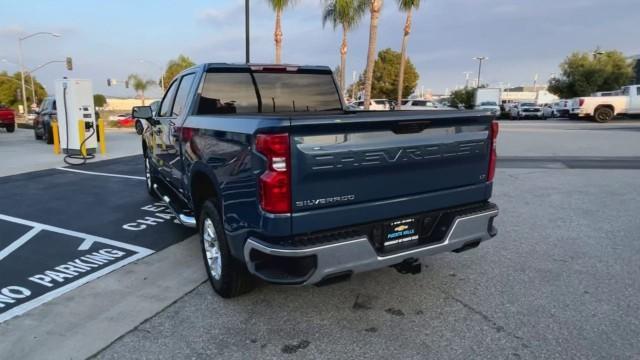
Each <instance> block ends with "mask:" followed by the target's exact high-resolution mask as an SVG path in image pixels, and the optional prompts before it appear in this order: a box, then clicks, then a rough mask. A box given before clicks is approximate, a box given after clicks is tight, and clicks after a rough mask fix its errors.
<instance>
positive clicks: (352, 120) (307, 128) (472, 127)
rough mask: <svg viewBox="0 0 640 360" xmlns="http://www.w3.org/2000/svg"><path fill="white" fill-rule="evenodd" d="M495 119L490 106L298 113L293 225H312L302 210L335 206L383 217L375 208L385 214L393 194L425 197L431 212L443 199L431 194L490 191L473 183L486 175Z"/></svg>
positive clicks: (399, 198)
mask: <svg viewBox="0 0 640 360" xmlns="http://www.w3.org/2000/svg"><path fill="white" fill-rule="evenodd" d="M491 120H492V118H491V116H490V115H488V114H487V113H484V112H483V113H477V112H471V113H468V112H457V111H455V112H446V113H443V114H437V115H433V113H429V112H411V114H409V113H408V112H390V113H386V114H382V115H380V114H372V113H366V112H365V113H358V114H355V115H351V116H345V117H338V118H329V119H324V120H319V119H306V120H292V127H291V129H292V132H291V142H292V144H291V145H292V146H291V157H292V166H291V167H292V174H291V189H292V194H291V195H292V203H293V204H292V205H293V214H294V216H293V224H292V225H293V230H294V232H297V231H299V230H303V229H304V228H305V227H306V226H303V225H302V223H301V222H300V221H301V219H302V217H301V216H296V215H297V214H298V215H302V214H312V213H322V212H324V213H327V211H328V210H331V209H333V210H334V211H331V213H333V215H334V216H335V215H337V216H340V210H341V209H342V208H344V210H345V212H344V215H346V214H347V213H348V214H349V216H350V217H351V218H350V219H349V222H350V223H354V220H355V222H366V221H371V220H373V218H374V217H380V216H379V215H378V216H376V215H373V214H374V213H377V214H382V213H383V212H380V210H381V209H380V207H384V206H388V204H387V205H385V202H387V201H393V202H398V201H402V200H404V199H410V198H414V199H419V198H421V199H423V202H422V206H420V211H430V210H433V209H434V208H438V206H439V204H441V202H436V201H435V200H434V201H433V202H430V201H429V200H428V199H429V195H430V194H433V195H434V196H441V195H442V194H445V193H446V192H451V193H453V192H455V191H456V190H459V189H469V191H471V189H475V190H474V191H476V193H477V194H481V197H482V196H484V190H482V186H481V187H480V188H478V187H474V186H475V185H485V184H486V182H487V175H488V168H489V157H490V139H489V129H490V127H491V125H490V124H491ZM425 196H426V197H425ZM476 197H477V196H476ZM461 198H464V196H462V197H461ZM433 199H435V198H433ZM462 201H464V200H462ZM469 201H472V197H469ZM453 205H457V204H452V206H453ZM372 207H378V208H377V209H376V210H377V211H369V210H372ZM403 208H404V209H406V210H405V211H408V212H412V211H414V210H418V209H417V208H415V206H414V207H403ZM354 209H356V211H353V210H354ZM347 210H351V211H347ZM389 210H391V209H389ZM402 215H406V214H397V213H393V212H390V215H388V217H394V216H402ZM353 216H356V217H358V218H359V219H353V218H352V217H353ZM383 217H384V216H383ZM317 219H318V218H317ZM296 221H298V224H296ZM305 223H306V222H305Z"/></svg>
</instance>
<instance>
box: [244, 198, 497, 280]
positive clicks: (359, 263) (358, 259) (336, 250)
mask: <svg viewBox="0 0 640 360" xmlns="http://www.w3.org/2000/svg"><path fill="white" fill-rule="evenodd" d="M496 216H498V210H497V209H493V210H491V211H486V212H480V213H476V214H473V215H469V216H459V217H457V218H455V220H454V221H453V223H452V224H453V225H452V226H451V227H450V228H449V231H448V232H447V235H446V236H445V238H444V241H441V242H440V243H437V244H433V245H426V246H423V247H418V248H413V249H409V250H407V251H403V252H399V253H393V254H390V255H379V254H378V253H377V252H376V251H375V249H374V247H373V246H372V245H371V242H370V241H369V239H368V238H367V237H366V236H363V237H358V238H353V239H348V240H345V241H343V242H338V243H332V244H328V245H323V246H316V247H310V248H304V249H290V248H279V247H274V246H273V245H271V244H267V243H265V242H262V241H260V240H258V239H256V238H249V239H248V240H247V242H246V244H245V246H244V258H245V260H246V263H247V267H248V269H249V271H250V272H251V273H252V274H254V275H256V276H258V277H260V278H262V279H263V280H266V281H268V282H272V283H279V284H294V285H309V284H316V283H318V282H320V281H322V280H324V279H328V278H330V277H331V276H333V275H338V274H347V273H358V272H364V271H369V270H374V269H379V268H383V267H387V266H391V265H396V264H399V263H401V262H403V261H404V260H406V259H412V258H413V259H421V258H424V257H426V256H429V255H435V254H438V253H443V252H449V251H454V250H458V249H461V248H464V247H465V246H469V245H471V244H473V245H476V244H479V243H480V242H482V241H486V240H489V239H491V238H492V237H493V236H495V235H496V233H497V230H496V229H495V227H494V226H493V221H492V220H493V218H495V217H496ZM265 255H266V257H268V258H270V259H272V260H271V269H268V270H265V269H261V266H260V265H259V262H260V260H259V259H260V258H263V259H264V258H265ZM296 259H300V260H301V261H304V262H305V264H306V265H307V266H308V264H309V262H310V261H313V260H315V265H314V266H312V267H310V269H309V271H308V272H306V273H302V274H301V273H298V274H296V275H294V276H291V275H290V274H288V275H286V276H284V277H277V276H275V275H274V274H277V273H278V272H277V271H276V272H274V271H273V268H274V267H277V266H278V265H279V263H280V264H281V265H282V266H283V267H284V266H294V267H295V264H293V265H291V264H287V265H285V263H287V262H288V261H289V260H293V261H297V260H296ZM307 260H308V261H307ZM256 265H258V266H256ZM303 272H304V271H303Z"/></svg>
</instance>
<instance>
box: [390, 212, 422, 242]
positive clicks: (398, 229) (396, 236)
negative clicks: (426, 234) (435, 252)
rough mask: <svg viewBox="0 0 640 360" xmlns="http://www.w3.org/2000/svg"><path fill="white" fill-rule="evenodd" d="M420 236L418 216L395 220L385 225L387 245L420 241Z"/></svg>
mask: <svg viewBox="0 0 640 360" xmlns="http://www.w3.org/2000/svg"><path fill="white" fill-rule="evenodd" d="M419 238H420V235H419V234H418V220H417V219H416V218H408V219H402V220H394V221H391V222H389V223H387V224H386V226H385V232H384V246H385V247H387V246H394V245H399V244H405V243H408V242H413V241H418V239H419Z"/></svg>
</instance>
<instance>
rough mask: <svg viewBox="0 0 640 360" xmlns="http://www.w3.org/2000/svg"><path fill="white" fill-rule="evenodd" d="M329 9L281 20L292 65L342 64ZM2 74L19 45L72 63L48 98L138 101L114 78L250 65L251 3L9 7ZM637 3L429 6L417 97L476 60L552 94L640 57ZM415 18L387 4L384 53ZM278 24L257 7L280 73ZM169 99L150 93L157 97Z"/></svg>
mask: <svg viewBox="0 0 640 360" xmlns="http://www.w3.org/2000/svg"><path fill="white" fill-rule="evenodd" d="M322 6H323V0H298V1H296V2H295V5H294V6H293V7H291V8H290V9H287V10H286V11H285V12H284V15H283V33H284V43H283V61H284V62H286V63H295V64H306V65H327V66H330V67H332V68H334V67H335V66H336V65H338V64H339V62H340V54H339V47H340V41H341V33H340V30H339V29H338V30H336V31H334V29H333V28H332V27H331V26H330V25H328V26H327V27H325V28H323V26H322V20H321V19H322V18H321V12H322ZM0 9H2V15H0V60H2V59H6V60H7V61H8V62H1V61H0V71H2V70H6V71H8V72H10V73H13V72H15V71H18V67H17V65H15V64H16V63H18V41H17V38H18V37H19V36H24V35H27V34H31V33H34V32H38V31H49V32H56V33H60V34H61V35H62V36H61V37H60V38H54V37H51V36H37V37H33V38H30V39H27V40H25V41H24V42H23V57H24V63H25V68H27V69H33V68H35V67H36V66H38V65H40V64H42V63H45V62H47V61H50V60H62V59H64V58H65V57H66V56H71V57H72V58H73V61H74V70H73V71H71V72H69V71H66V69H65V68H64V64H52V65H49V66H47V67H45V68H42V69H40V70H38V71H37V72H36V73H35V75H36V78H38V79H39V80H40V81H41V82H42V83H43V84H44V85H45V86H46V87H47V89H53V84H54V82H55V79H59V78H61V77H63V76H67V77H72V78H85V79H86V78H88V79H92V80H93V87H94V92H96V93H103V94H106V95H112V96H133V95H134V91H133V90H132V89H125V88H124V86H122V85H117V86H115V87H107V83H106V79H107V78H115V79H125V78H126V77H127V76H128V75H129V74H132V73H137V74H140V75H142V76H144V77H148V78H153V79H158V78H159V77H160V74H161V73H162V70H163V66H164V65H166V63H167V61H169V60H170V59H172V58H175V57H177V56H178V55H179V54H185V55H187V56H189V57H191V58H192V59H193V60H194V61H195V62H196V63H204V62H243V61H244V1H243V0H180V1H177V0H175V1H168V0H136V1H132V0H109V1H104V0H102V1H98V0H82V1H80V0H58V1H51V0H49V1H44V0H32V1H17V0H0ZM639 20H640V1H639V0H422V1H421V6H420V8H419V9H418V10H417V11H416V12H415V14H414V18H413V31H412V33H411V37H410V39H409V47H408V55H409V58H410V59H411V61H412V62H413V63H414V64H415V66H416V68H417V70H418V72H419V73H420V81H419V85H418V86H419V87H418V88H419V89H420V88H422V87H424V89H425V90H431V91H432V92H433V93H444V92H445V91H446V90H447V89H453V88H455V87H456V86H462V85H464V83H465V74H464V72H467V71H469V72H473V74H471V76H472V77H475V76H477V61H475V60H473V59H472V58H473V57H475V56H487V57H489V60H488V61H486V62H485V63H484V64H483V70H482V82H483V83H489V84H490V85H491V86H500V85H503V86H507V85H511V86H519V85H531V84H532V83H533V81H534V80H533V79H534V77H535V76H536V74H537V75H538V78H539V80H538V83H544V82H546V81H547V80H548V78H549V76H550V75H551V74H553V73H558V72H559V70H558V64H559V63H560V62H561V61H562V60H563V59H564V58H565V57H566V56H567V55H568V54H570V53H571V52H573V51H593V49H595V48H596V47H598V46H599V47H600V48H602V49H603V50H614V49H615V50H620V51H622V52H623V53H625V54H626V55H635V54H640V26H639V25H640V22H639ZM404 21H405V14H404V13H402V12H400V11H398V9H397V2H396V1H393V0H386V1H385V3H384V6H383V10H382V16H381V18H380V21H379V30H378V45H377V46H378V50H380V49H384V48H393V49H396V50H398V49H399V48H400V44H401V40H402V29H403V26H404ZM274 22H275V16H274V13H273V11H272V10H271V8H269V7H268V3H267V1H266V0H252V1H251V57H252V58H251V60H252V62H263V63H264V62H273V60H274V44H273V29H274ZM368 35H369V17H368V15H366V16H365V17H363V19H362V20H361V22H360V24H359V26H358V27H357V28H356V29H354V30H353V31H351V32H350V33H349V34H348V37H349V38H348V39H349V52H348V57H347V72H346V73H347V79H348V82H350V80H351V77H352V74H353V72H354V71H355V72H358V73H360V72H362V71H363V70H364V66H365V63H366V51H367V43H368ZM159 95H160V90H159V88H157V87H156V88H154V89H151V90H150V91H149V92H148V93H147V97H157V96H159Z"/></svg>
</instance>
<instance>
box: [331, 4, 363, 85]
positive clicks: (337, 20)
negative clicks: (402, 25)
mask: <svg viewBox="0 0 640 360" xmlns="http://www.w3.org/2000/svg"><path fill="white" fill-rule="evenodd" d="M365 10H367V0H326V2H325V6H324V9H323V10H322V26H325V25H326V23H327V22H331V24H332V25H333V28H334V29H336V28H337V27H338V26H341V27H342V45H341V46H340V74H339V75H340V78H339V79H338V81H339V82H340V90H342V92H344V91H345V89H346V87H345V74H346V69H347V33H348V32H349V30H351V29H353V28H354V27H355V26H356V25H357V24H358V22H359V21H360V19H361V18H362V16H363V15H364V12H365Z"/></svg>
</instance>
